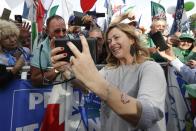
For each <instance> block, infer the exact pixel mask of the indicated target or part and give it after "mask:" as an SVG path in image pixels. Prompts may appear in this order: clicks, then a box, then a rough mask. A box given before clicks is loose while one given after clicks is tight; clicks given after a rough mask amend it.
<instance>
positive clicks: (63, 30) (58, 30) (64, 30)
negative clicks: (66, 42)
mask: <svg viewBox="0 0 196 131" xmlns="http://www.w3.org/2000/svg"><path fill="white" fill-rule="evenodd" d="M60 32H63V34H65V33H66V29H65V28H62V29H60V28H58V29H55V30H54V33H55V34H59V33H60Z"/></svg>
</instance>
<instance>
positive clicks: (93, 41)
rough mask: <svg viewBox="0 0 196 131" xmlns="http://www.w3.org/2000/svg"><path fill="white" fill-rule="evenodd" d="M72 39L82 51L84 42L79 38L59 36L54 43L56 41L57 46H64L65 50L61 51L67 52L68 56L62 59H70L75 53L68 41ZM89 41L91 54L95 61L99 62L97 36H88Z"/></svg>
mask: <svg viewBox="0 0 196 131" xmlns="http://www.w3.org/2000/svg"><path fill="white" fill-rule="evenodd" d="M69 41H71V42H72V43H73V44H74V45H75V46H76V47H77V48H78V50H79V51H80V52H82V44H81V41H80V39H79V38H75V39H69V38H58V39H55V41H54V43H55V47H64V51H63V52H61V53H67V56H66V57H65V58H63V59H61V61H67V62H69V61H70V57H71V56H73V55H74V54H73V53H72V51H71V50H70V49H69V47H68V45H67V42H69ZM87 42H88V45H89V50H90V53H91V56H92V58H93V60H94V62H95V63H96V62H97V40H96V39H95V38H87Z"/></svg>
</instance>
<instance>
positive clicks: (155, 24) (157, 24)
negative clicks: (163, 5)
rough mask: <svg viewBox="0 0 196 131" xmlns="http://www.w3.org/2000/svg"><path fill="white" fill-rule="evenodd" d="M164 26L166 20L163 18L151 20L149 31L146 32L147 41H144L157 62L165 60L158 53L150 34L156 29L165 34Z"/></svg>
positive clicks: (165, 25)
mask: <svg viewBox="0 0 196 131" xmlns="http://www.w3.org/2000/svg"><path fill="white" fill-rule="evenodd" d="M166 27H167V22H166V20H165V19H161V18H160V19H154V20H153V21H152V25H151V26H150V32H149V33H148V34H147V42H146V47H147V48H148V50H149V52H150V54H151V57H152V58H153V59H154V60H155V61H157V62H163V61H165V60H164V59H163V58H162V57H161V56H160V55H159V54H158V53H157V50H156V47H155V44H154V42H153V41H152V39H151V37H150V35H151V34H154V33H155V32H157V31H160V32H161V33H162V35H163V36H164V35H165V31H166Z"/></svg>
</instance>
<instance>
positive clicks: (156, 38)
mask: <svg viewBox="0 0 196 131" xmlns="http://www.w3.org/2000/svg"><path fill="white" fill-rule="evenodd" d="M150 37H151V39H152V40H153V42H154V44H155V45H156V47H159V50H160V51H164V50H167V49H168V48H169V47H168V46H167V44H166V41H165V39H164V38H163V36H162V33H161V32H160V31H157V32H156V33H154V34H151V35H150Z"/></svg>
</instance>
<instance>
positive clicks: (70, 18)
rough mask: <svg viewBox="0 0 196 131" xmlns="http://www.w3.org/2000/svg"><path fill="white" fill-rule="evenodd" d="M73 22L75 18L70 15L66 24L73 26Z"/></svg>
mask: <svg viewBox="0 0 196 131" xmlns="http://www.w3.org/2000/svg"><path fill="white" fill-rule="evenodd" d="M74 20H75V16H74V15H71V16H70V17H69V20H68V24H69V25H73V24H74Z"/></svg>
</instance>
